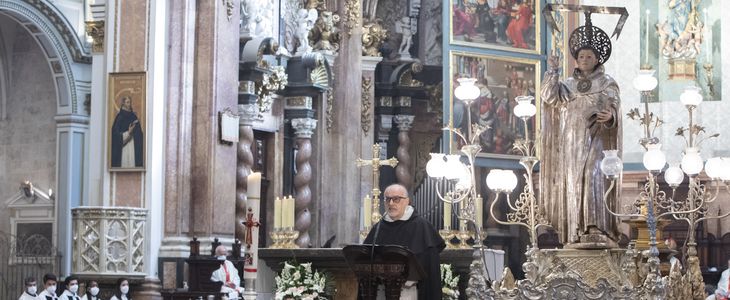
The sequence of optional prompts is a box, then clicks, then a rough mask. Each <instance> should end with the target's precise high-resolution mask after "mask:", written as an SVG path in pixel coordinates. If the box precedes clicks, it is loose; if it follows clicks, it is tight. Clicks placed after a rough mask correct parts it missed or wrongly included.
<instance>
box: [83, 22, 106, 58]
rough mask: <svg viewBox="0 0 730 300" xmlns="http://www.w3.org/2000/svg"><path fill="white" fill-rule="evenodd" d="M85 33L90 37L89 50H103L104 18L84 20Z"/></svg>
mask: <svg viewBox="0 0 730 300" xmlns="http://www.w3.org/2000/svg"><path fill="white" fill-rule="evenodd" d="M86 35H88V36H89V37H91V40H92V42H91V52H93V53H103V52H104V20H99V21H86Z"/></svg>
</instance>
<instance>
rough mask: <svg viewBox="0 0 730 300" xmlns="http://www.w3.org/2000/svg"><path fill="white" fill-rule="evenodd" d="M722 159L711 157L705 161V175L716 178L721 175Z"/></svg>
mask: <svg viewBox="0 0 730 300" xmlns="http://www.w3.org/2000/svg"><path fill="white" fill-rule="evenodd" d="M723 172H724V170H723V160H722V158H720V157H713V158H710V159H708V160H707V162H706V163H705V173H706V174H707V177H710V178H712V179H718V178H720V177H721V176H722V175H723Z"/></svg>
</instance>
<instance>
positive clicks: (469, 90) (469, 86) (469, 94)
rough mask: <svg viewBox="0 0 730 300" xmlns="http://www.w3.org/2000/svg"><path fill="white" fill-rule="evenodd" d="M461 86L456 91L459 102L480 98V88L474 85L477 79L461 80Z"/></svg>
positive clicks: (459, 80) (455, 94) (455, 95)
mask: <svg viewBox="0 0 730 300" xmlns="http://www.w3.org/2000/svg"><path fill="white" fill-rule="evenodd" d="M457 81H458V82H459V86H457V87H456V88H455V89H454V97H456V98H457V99H459V100H464V101H468V100H474V99H476V98H477V97H479V93H480V92H479V87H477V86H476V85H474V83H476V81H477V80H476V79H474V78H459V79H457Z"/></svg>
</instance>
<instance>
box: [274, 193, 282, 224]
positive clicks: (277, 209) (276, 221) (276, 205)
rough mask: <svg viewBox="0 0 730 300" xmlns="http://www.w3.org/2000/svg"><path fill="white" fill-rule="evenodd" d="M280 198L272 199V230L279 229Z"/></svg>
mask: <svg viewBox="0 0 730 300" xmlns="http://www.w3.org/2000/svg"><path fill="white" fill-rule="evenodd" d="M281 209H282V207H281V198H279V197H276V199H274V229H275V230H276V229H279V228H281Z"/></svg>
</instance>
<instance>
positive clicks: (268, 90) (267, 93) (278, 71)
mask: <svg viewBox="0 0 730 300" xmlns="http://www.w3.org/2000/svg"><path fill="white" fill-rule="evenodd" d="M288 83H289V76H288V75H287V74H286V72H285V70H284V67H283V66H274V67H273V68H271V74H268V73H264V79H263V80H262V81H261V82H256V95H257V96H258V97H257V99H256V102H257V103H258V105H259V111H260V112H261V113H265V112H268V111H271V105H272V104H273V102H274V94H276V93H277V92H278V91H281V90H283V89H284V87H286V85H287V84H288Z"/></svg>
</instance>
